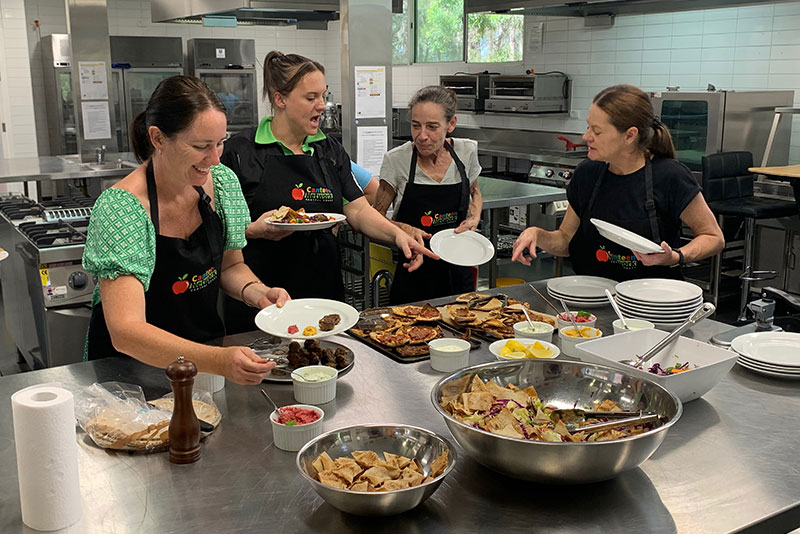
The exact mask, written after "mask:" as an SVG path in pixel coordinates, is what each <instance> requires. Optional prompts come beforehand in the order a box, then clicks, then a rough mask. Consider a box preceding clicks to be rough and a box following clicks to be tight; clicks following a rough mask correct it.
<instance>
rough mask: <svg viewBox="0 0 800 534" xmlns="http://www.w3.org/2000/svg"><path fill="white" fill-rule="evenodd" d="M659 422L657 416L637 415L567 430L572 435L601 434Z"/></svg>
mask: <svg viewBox="0 0 800 534" xmlns="http://www.w3.org/2000/svg"><path fill="white" fill-rule="evenodd" d="M658 420H659V416H658V415H657V414H654V413H651V414H637V415H635V416H634V417H627V418H623V419H614V420H613V421H606V422H604V423H595V424H592V425H584V426H577V425H574V426H573V425H567V430H569V431H570V433H575V432H601V431H603V430H611V429H614V428H620V427H624V426H634V425H646V424H648V423H655V422H656V421H658Z"/></svg>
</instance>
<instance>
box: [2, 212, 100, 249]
mask: <svg viewBox="0 0 800 534" xmlns="http://www.w3.org/2000/svg"><path fill="white" fill-rule="evenodd" d="M17 228H18V229H19V231H20V232H21V233H22V235H24V236H25V237H27V238H28V240H29V241H30V242H31V243H33V245H35V246H36V248H38V249H40V250H41V249H45V248H54V247H63V246H70V245H83V244H85V243H86V234H87V232H88V231H89V218H88V217H84V218H82V219H75V220H71V221H56V222H23V223H21V224H20V225H19V226H18V227H17Z"/></svg>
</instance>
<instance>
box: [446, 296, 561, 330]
mask: <svg viewBox="0 0 800 534" xmlns="http://www.w3.org/2000/svg"><path fill="white" fill-rule="evenodd" d="M523 307H524V308H525V309H526V310H527V311H528V316H529V317H530V318H531V321H541V322H544V323H548V324H551V325H553V326H556V318H555V316H554V315H548V314H546V313H542V312H538V311H535V310H531V309H530V304H528V303H527V302H522V301H519V300H516V299H514V298H511V297H509V296H508V295H504V294H498V295H487V294H482V293H464V294H462V295H459V296H458V297H456V300H455V301H454V302H451V303H450V304H445V305H442V306H439V307H438V308H437V310H438V311H439V314H440V315H441V316H442V323H443V324H446V325H448V326H450V327H451V328H455V329H457V330H458V331H460V332H469V333H470V335H472V336H474V337H478V338H480V339H483V340H486V341H496V340H498V339H508V338H512V337H514V323H519V322H522V321H524V320H525V312H523V311H522V308H523Z"/></svg>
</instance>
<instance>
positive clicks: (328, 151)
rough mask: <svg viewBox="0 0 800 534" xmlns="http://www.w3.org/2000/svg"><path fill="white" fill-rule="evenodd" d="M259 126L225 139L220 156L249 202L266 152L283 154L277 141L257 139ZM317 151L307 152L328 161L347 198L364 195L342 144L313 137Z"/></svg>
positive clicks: (327, 163)
mask: <svg viewBox="0 0 800 534" xmlns="http://www.w3.org/2000/svg"><path fill="white" fill-rule="evenodd" d="M255 135H256V128H250V129H248V130H243V131H241V132H239V133H238V134H236V135H234V136H233V137H231V138H230V139H228V140H227V141H226V142H225V149H224V150H223V152H222V156H220V158H219V159H220V162H222V163H224V164H225V165H226V166H228V167H229V168H230V169H231V170H233V172H235V173H236V176H238V177H239V182H240V183H241V185H242V193H244V199H245V201H247V204H248V205H250V204H251V202H252V200H253V196H254V195H255V193H256V189H257V188H258V185H259V183H260V182H261V175H262V174H263V172H264V165H265V161H266V158H267V156H280V155H283V149H282V148H281V147H280V146H279V145H278V143H270V144H267V145H264V144H260V143H256V142H255ZM311 146H313V147H314V155H313V156H308V157H313V158H318V159H319V161H320V163H321V164H322V165H326V166H327V169H328V172H329V173H330V176H331V179H332V180H334V186H336V185H338V186H339V187H340V188H341V193H342V198H343V199H344V200H345V201H347V202H352V201H353V200H356V199H357V198H359V197H361V196H363V195H364V193H363V192H362V191H361V188H360V187H358V183H357V182H356V179H355V177H354V176H353V172H352V170H351V169H350V156H349V155H348V154H347V151H346V150H345V149H344V147H343V146H342V144H341V143H340V142H339V141H337V140H336V139H333V138H332V137H326V138H325V139H321V140H319V141H313V142H312V143H311Z"/></svg>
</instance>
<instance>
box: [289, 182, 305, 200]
mask: <svg viewBox="0 0 800 534" xmlns="http://www.w3.org/2000/svg"><path fill="white" fill-rule="evenodd" d="M302 187H303V184H302V183H299V184H294V189H292V198H293V199H295V200H303V194H304V193H303V189H302Z"/></svg>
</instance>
